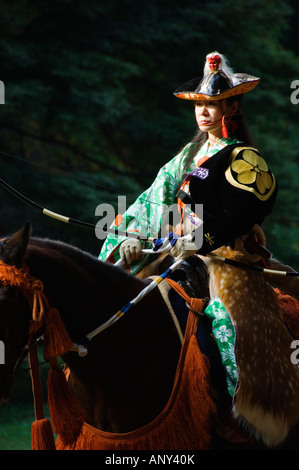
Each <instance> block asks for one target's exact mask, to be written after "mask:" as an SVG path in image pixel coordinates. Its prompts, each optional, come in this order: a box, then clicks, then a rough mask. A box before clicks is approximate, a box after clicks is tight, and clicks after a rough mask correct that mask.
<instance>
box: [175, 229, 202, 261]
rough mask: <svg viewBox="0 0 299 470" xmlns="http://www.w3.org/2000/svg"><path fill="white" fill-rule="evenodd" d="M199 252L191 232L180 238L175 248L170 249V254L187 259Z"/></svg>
mask: <svg viewBox="0 0 299 470" xmlns="http://www.w3.org/2000/svg"><path fill="white" fill-rule="evenodd" d="M197 252H198V248H197V246H196V245H195V243H194V242H192V236H191V234H188V235H185V236H184V237H181V238H179V239H178V240H177V242H176V243H175V245H174V246H173V248H172V249H171V250H170V254H171V255H172V256H174V257H175V258H180V259H186V258H188V257H189V256H191V255H193V254H195V253H197Z"/></svg>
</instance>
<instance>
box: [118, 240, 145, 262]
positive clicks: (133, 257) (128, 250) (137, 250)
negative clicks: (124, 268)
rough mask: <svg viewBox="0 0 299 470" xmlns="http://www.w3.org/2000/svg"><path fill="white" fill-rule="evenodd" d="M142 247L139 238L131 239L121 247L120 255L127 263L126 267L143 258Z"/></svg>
mask: <svg viewBox="0 0 299 470" xmlns="http://www.w3.org/2000/svg"><path fill="white" fill-rule="evenodd" d="M141 250H142V245H141V242H140V240H137V238H129V239H128V240H126V241H124V242H123V243H122V244H121V245H120V249H119V254H120V257H121V258H122V259H123V260H124V261H125V263H126V265H128V266H130V265H131V264H132V261H137V260H139V259H140V258H141V257H142V256H143V253H142V251H141Z"/></svg>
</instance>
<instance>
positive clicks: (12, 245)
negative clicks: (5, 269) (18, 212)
mask: <svg viewBox="0 0 299 470" xmlns="http://www.w3.org/2000/svg"><path fill="white" fill-rule="evenodd" d="M30 235H31V225H30V223H29V222H26V224H25V225H24V227H23V228H21V229H20V230H19V231H18V232H17V233H15V234H14V235H12V237H11V238H9V239H8V240H7V241H6V242H5V243H4V244H3V247H2V259H3V261H4V262H5V263H6V264H10V265H12V266H16V267H17V268H21V267H22V266H23V262H24V257H25V253H26V249H27V245H28V243H29V240H30Z"/></svg>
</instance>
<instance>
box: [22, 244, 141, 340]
mask: <svg viewBox="0 0 299 470" xmlns="http://www.w3.org/2000/svg"><path fill="white" fill-rule="evenodd" d="M26 264H27V265H28V267H29V270H30V273H31V275H32V276H34V277H36V278H38V279H39V280H41V281H42V282H43V284H44V292H45V295H46V297H47V299H48V302H49V305H50V307H55V308H57V309H58V311H59V313H60V315H61V317H62V319H63V321H64V323H65V325H66V327H67V330H68V332H69V334H70V335H71V337H72V338H73V337H74V338H76V337H77V336H78V335H80V336H81V335H82V334H87V333H89V331H91V330H92V329H94V328H96V327H97V326H99V324H101V323H102V322H104V321H106V320H107V319H108V317H109V316H111V315H113V314H114V313H116V311H118V310H119V308H121V307H122V306H123V305H126V304H127V303H128V301H129V300H131V298H130V296H135V295H136V294H137V293H138V292H139V291H140V290H141V289H142V287H143V286H144V282H143V281H140V280H138V279H135V278H134V277H132V276H129V275H128V274H127V273H126V272H124V271H123V270H121V269H118V268H115V267H113V266H110V265H109V264H108V263H103V262H100V261H98V260H97V258H95V257H93V256H91V255H89V254H88V253H85V252H82V251H81V250H79V249H76V248H74V247H71V246H70V245H66V244H64V243H59V242H52V241H47V240H39V239H33V240H32V243H31V244H30V245H29V247H28V251H27V258H26Z"/></svg>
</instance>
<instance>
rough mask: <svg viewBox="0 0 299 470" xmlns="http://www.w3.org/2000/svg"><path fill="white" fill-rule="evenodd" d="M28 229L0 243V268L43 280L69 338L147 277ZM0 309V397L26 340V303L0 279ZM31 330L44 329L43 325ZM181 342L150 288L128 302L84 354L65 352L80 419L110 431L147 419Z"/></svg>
mask: <svg viewBox="0 0 299 470" xmlns="http://www.w3.org/2000/svg"><path fill="white" fill-rule="evenodd" d="M30 230H31V229H30V225H29V224H26V225H25V226H24V227H23V228H22V229H21V230H19V231H18V232H17V233H16V234H14V235H13V236H11V237H7V238H6V239H5V240H4V241H2V244H1V262H2V267H3V266H4V267H10V266H13V267H14V268H16V269H17V270H18V272H20V271H22V270H23V269H24V266H26V269H27V270H28V273H30V274H28V275H29V276H30V277H31V278H33V279H34V280H37V281H40V282H42V286H43V287H42V290H43V295H44V296H45V298H46V299H47V303H48V305H50V306H55V309H57V311H58V312H59V314H60V316H61V318H62V320H63V323H64V325H65V328H66V330H67V332H68V334H69V336H70V337H71V338H72V340H73V341H74V342H75V343H76V342H80V341H81V339H82V338H83V341H84V337H85V335H86V334H88V333H89V332H90V331H92V330H93V329H95V328H96V327H98V326H99V324H102V323H104V322H105V321H107V320H108V319H109V318H110V317H111V316H112V315H113V314H115V312H117V311H118V310H119V309H120V307H122V306H123V305H126V304H127V303H128V302H129V301H130V300H131V299H132V298H134V297H135V296H136V295H137V294H138V293H139V292H141V291H142V290H143V289H144V288H145V287H146V286H147V285H148V284H149V283H150V280H147V279H145V280H141V279H138V278H135V277H133V276H131V275H129V274H128V273H127V272H126V271H125V270H123V269H121V268H118V267H115V266H113V265H110V264H108V263H103V262H101V261H99V260H98V259H97V258H95V257H94V256H92V255H90V254H88V253H85V252H83V251H81V250H80V249H78V248H75V247H73V246H70V245H68V244H65V243H63V242H60V241H53V240H48V239H39V238H34V237H31V236H30ZM15 284H17V283H15ZM0 312H1V313H0V335H1V340H2V341H3V342H4V344H5V353H6V363H5V365H3V366H0V396H1V400H2V401H3V400H5V399H7V398H8V396H9V390H10V389H11V387H12V385H13V381H14V375H15V371H16V364H19V363H20V358H21V357H22V356H23V350H24V346H25V345H27V344H28V331H29V329H30V321H31V319H32V308H31V305H30V302H28V298H26V296H24V294H23V292H22V290H20V289H19V288H18V287H17V286H16V285H13V286H11V285H9V283H8V282H3V279H2V278H1V290H0ZM35 329H36V328H35ZM34 333H35V335H36V336H37V337H41V336H42V335H43V334H44V331H43V326H42V324H41V326H40V329H38V330H37V331H35V332H34ZM181 346H182V344H181V339H180V337H179V335H178V331H177V327H176V325H175V323H174V321H173V319H172V317H171V315H170V314H169V309H168V307H167V305H166V303H165V301H164V300H163V298H162V296H161V294H160V293H159V291H158V289H154V290H153V291H152V292H150V293H149V294H148V295H147V296H146V299H145V300H144V301H142V302H140V304H138V308H137V306H133V307H132V308H131V309H130V312H129V313H127V314H126V315H125V318H122V319H121V320H119V321H118V322H116V323H115V324H113V325H112V326H111V327H109V328H108V329H107V330H105V331H103V332H102V333H101V334H100V335H98V336H96V337H95V338H94V339H93V340H92V341H90V343H89V344H88V354H87V355H86V356H85V357H80V356H79V355H78V353H77V352H74V351H68V352H66V353H65V354H64V355H63V361H64V362H65V363H66V364H67V367H68V370H69V371H70V374H69V378H68V386H69V388H70V389H71V390H72V392H73V394H74V396H75V397H76V400H77V402H78V404H79V406H80V407H81V408H82V409H83V410H84V419H85V422H86V423H88V425H90V426H92V427H93V428H95V429H100V430H102V431H103V432H105V433H107V434H111V435H112V434H115V435H124V434H128V433H132V432H134V430H136V429H142V428H143V427H144V426H145V425H146V424H147V423H151V422H153V421H154V420H155V418H156V417H157V416H158V415H159V413H160V412H161V410H163V409H164V407H165V404H166V403H167V401H168V399H169V397H170V395H171V392H172V387H173V383H174V379H175V374H176V370H177V364H178V361H179V357H180V352H181ZM180 432H181V431H180ZM182 434H183V433H182ZM186 434H188V433H186ZM157 445H159V444H157ZM178 445H182V444H180V443H179V444H178ZM185 445H187V444H185Z"/></svg>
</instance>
